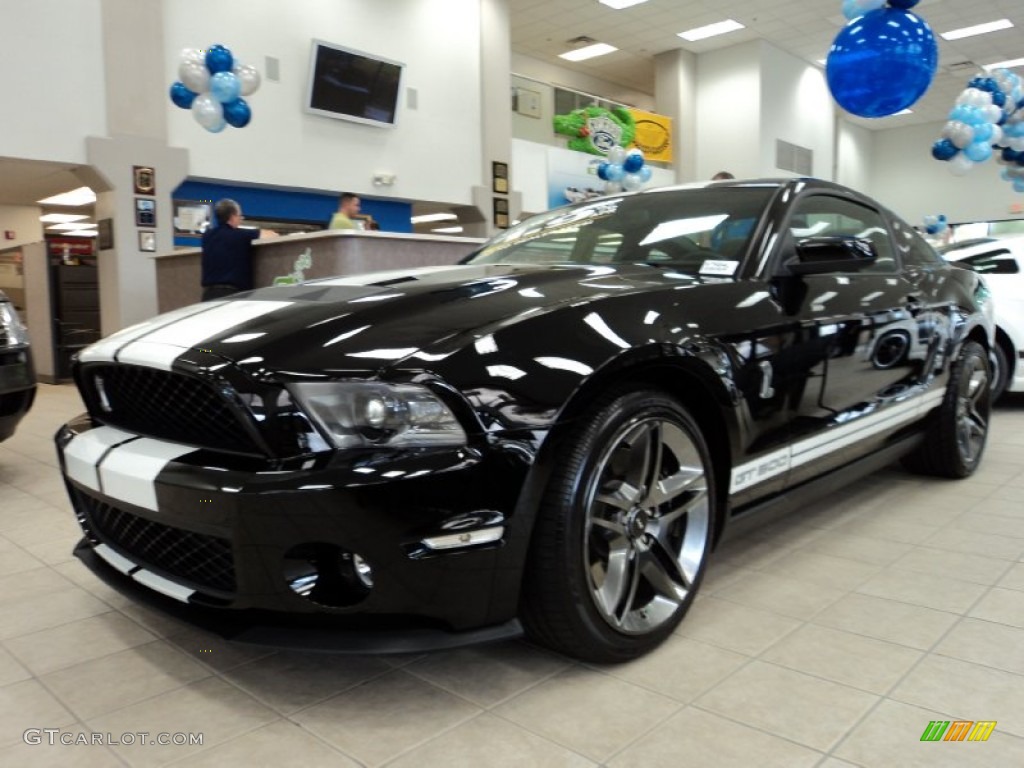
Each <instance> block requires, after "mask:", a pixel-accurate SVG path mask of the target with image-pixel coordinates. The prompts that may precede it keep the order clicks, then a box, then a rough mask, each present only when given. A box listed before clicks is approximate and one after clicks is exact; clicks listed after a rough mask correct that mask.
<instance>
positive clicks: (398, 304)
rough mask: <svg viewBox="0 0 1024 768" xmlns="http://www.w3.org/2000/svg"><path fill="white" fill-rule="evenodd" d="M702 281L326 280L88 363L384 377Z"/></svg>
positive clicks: (433, 274)
mask: <svg viewBox="0 0 1024 768" xmlns="http://www.w3.org/2000/svg"><path fill="white" fill-rule="evenodd" d="M715 279H716V280H721V278H715ZM698 282H701V280H700V279H699V278H696V277H693V276H687V275H683V274H679V273H674V272H672V271H671V270H669V269H665V268H661V267H651V266H645V265H628V266H620V267H615V268H612V267H607V266H597V265H593V266H589V265H588V266H578V267H577V266H509V265H456V266H448V267H429V268H420V269H410V270H398V271H391V272H377V273H369V274H365V275H356V276H348V277H338V278H328V279H325V280H317V281H314V282H309V283H304V284H301V285H295V286H279V287H275V288H266V289H261V290H257V291H251V292H248V293H244V294H239V295H238V296H237V297H232V298H231V299H229V300H226V301H221V302H208V303H205V304H198V305H193V306H190V307H185V308H183V309H180V310H176V311H174V312H172V313H168V314H166V315H161V316H159V317H157V318H154V319H153V320H152V321H149V322H147V323H143V324H141V325H139V326H135V327H133V328H128V329H125V330H124V331H121V332H119V333H117V334H115V335H114V336H111V337H109V338H107V339H105V340H103V341H101V342H99V343H98V344H96V345H94V346H93V347H91V348H89V349H88V350H86V351H85V352H83V354H82V356H81V360H82V361H83V362H89V361H91V360H110V359H115V356H116V359H117V360H118V361H119V362H123V363H137V364H142V365H153V366H156V367H169V366H170V364H171V363H172V362H173V358H174V357H177V356H178V355H181V354H183V353H184V352H186V351H188V350H190V349H198V350H202V351H204V352H208V353H211V354H213V355H215V356H217V357H219V358H222V359H226V360H231V361H233V362H236V363H239V364H241V365H243V366H244V367H247V368H249V369H251V370H254V369H261V370H263V371H265V372H266V371H279V372H281V371H283V372H288V371H294V372H297V373H302V372H307V371H320V370H327V371H332V370H337V371H346V370H364V371H365V370H379V369H381V368H384V367H387V366H389V365H395V364H397V363H399V362H400V361H402V360H406V359H409V358H415V357H416V356H417V355H421V356H423V359H424V360H429V355H426V354H425V353H424V352H423V351H424V350H425V349H426V348H428V347H431V346H433V345H436V344H438V343H440V342H444V341H448V342H450V343H452V344H455V345H458V344H459V343H460V339H461V338H462V337H465V339H464V340H465V342H466V343H468V342H471V341H472V340H473V339H475V338H477V337H478V336H480V335H484V334H486V333H489V332H493V331H494V330H496V329H498V328H501V327H503V326H505V325H509V324H514V323H517V322H521V321H522V320H524V319H526V318H529V317H533V316H536V315H537V314H539V313H545V312H550V311H553V310H555V309H557V308H559V307H562V306H566V305H574V304H578V303H580V302H586V301H593V300H596V299H599V298H602V297H608V296H622V295H625V294H628V293H633V292H637V291H650V290H658V289H660V288H665V289H669V288H679V287H681V286H685V285H693V284H696V283H698ZM419 365H420V366H422V363H420V364H419ZM417 367H419V366H417Z"/></svg>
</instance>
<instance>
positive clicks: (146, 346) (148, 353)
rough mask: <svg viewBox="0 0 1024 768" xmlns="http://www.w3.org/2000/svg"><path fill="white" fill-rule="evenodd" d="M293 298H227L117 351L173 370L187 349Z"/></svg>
mask: <svg viewBox="0 0 1024 768" xmlns="http://www.w3.org/2000/svg"><path fill="white" fill-rule="evenodd" d="M293 303H294V302H291V301H244V300H242V301H225V302H221V303H220V304H219V306H217V307H215V308H214V309H212V310H211V311H209V312H203V313H201V314H198V315H194V316H189V317H185V318H184V319H182V320H180V321H178V322H176V323H171V324H169V325H164V326H162V327H160V328H157V329H156V330H155V331H153V332H152V333H150V334H147V335H146V336H145V337H144V338H141V339H138V340H136V341H132V342H130V343H129V344H128V345H127V346H124V347H122V348H121V350H120V351H119V352H118V353H117V360H118V362H121V363H128V364H132V365H144V366H147V367H149V368H162V369H163V370H170V368H171V364H172V363H173V362H174V361H175V359H176V358H177V357H178V356H179V355H180V354H181V353H182V352H183V351H184V350H186V349H191V348H192V347H194V346H196V345H197V344H199V343H200V342H202V341H204V340H205V339H209V338H212V337H214V336H217V335H219V334H221V333H224V332H225V331H228V330H230V329H232V328H234V327H236V326H239V325H242V324H243V323H247V322H249V321H250V320H255V319H256V318H258V317H263V316H264V315H269V314H270V313H271V312H276V311H277V310H279V309H283V308H285V307H288V306H291V305H292V304H293Z"/></svg>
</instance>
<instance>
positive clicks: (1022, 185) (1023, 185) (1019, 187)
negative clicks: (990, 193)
mask: <svg viewBox="0 0 1024 768" xmlns="http://www.w3.org/2000/svg"><path fill="white" fill-rule="evenodd" d="M1013 191H1014V192H1024V179H1021V178H1016V179H1014V180H1013Z"/></svg>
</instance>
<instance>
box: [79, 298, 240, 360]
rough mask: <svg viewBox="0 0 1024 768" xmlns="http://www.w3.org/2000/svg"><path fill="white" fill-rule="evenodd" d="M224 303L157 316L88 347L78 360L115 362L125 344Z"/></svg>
mask: <svg viewBox="0 0 1024 768" xmlns="http://www.w3.org/2000/svg"><path fill="white" fill-rule="evenodd" d="M223 303H224V302H222V301H216V302H215V301H209V302H206V303H204V304H191V305H189V306H187V307H182V308H181V309H176V310H174V311H172V312H167V313H166V314H163V315H157V316H156V317H154V318H153V319H151V320H146V321H145V322H142V323H137V324H135V325H131V326H128V327H127V328H123V329H122V330H120V331H118V332H117V333H114V334H112V335H110V336H108V337H107V338H105V339H100V340H99V341H97V342H96V343H95V344H93V345H92V346H90V347H86V348H85V349H84V350H83V351H82V353H81V354H80V355H79V356H78V359H79V360H81V361H82V362H83V363H93V362H97V361H100V362H102V361H110V360H113V359H114V355H115V354H117V350H119V349H120V348H121V347H123V346H124V345H125V344H128V343H129V342H131V341H134V340H135V339H138V338H141V337H142V336H145V335H146V334H147V333H152V332H153V331H156V330H158V329H160V328H163V327H164V326H166V325H170V324H171V323H176V322H178V321H179V320H183V319H184V318H186V317H191V316H192V315H198V314H199V313H201V312H209V311H211V310H213V309H215V308H217V307H219V306H220V305H221V304H223Z"/></svg>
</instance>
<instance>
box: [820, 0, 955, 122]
mask: <svg viewBox="0 0 1024 768" xmlns="http://www.w3.org/2000/svg"><path fill="white" fill-rule="evenodd" d="M938 62H939V51H938V46H937V45H936V43H935V35H934V34H932V30H931V28H930V27H929V26H928V25H927V24H926V23H925V22H924V20H923V19H921V18H920V17H918V16H916V15H914V14H913V13H910V12H908V11H904V10H901V9H899V8H879V9H878V10H876V11H871V12H869V13H866V14H864V15H863V16H861V17H860V18H859V19H854V20H853V21H851V22H850V23H849V24H847V25H846V26H845V27H843V28H842V29H841V30H840V31H839V34H838V35H836V39H835V41H834V42H833V43H832V48H831V50H830V51H829V54H828V61H827V62H826V66H825V73H826V75H827V77H828V87H829V90H831V91H832V96H833V98H834V99H835V100H836V102H837V103H838V104H839V106H841V107H842V108H843V109H845V110H846V111H847V112H852V113H853V114H855V115H859V116H860V117H885V116H886V115H892V114H895V113H896V112H899V111H901V110H903V109H906V108H907V107H909V106H910V105H911V104H913V103H914V102H915V101H917V100H918V99H919V98H921V96H923V95H924V92H925V91H927V90H928V86H929V85H931V82H932V78H933V77H934V76H935V69H936V67H937V66H938Z"/></svg>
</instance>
